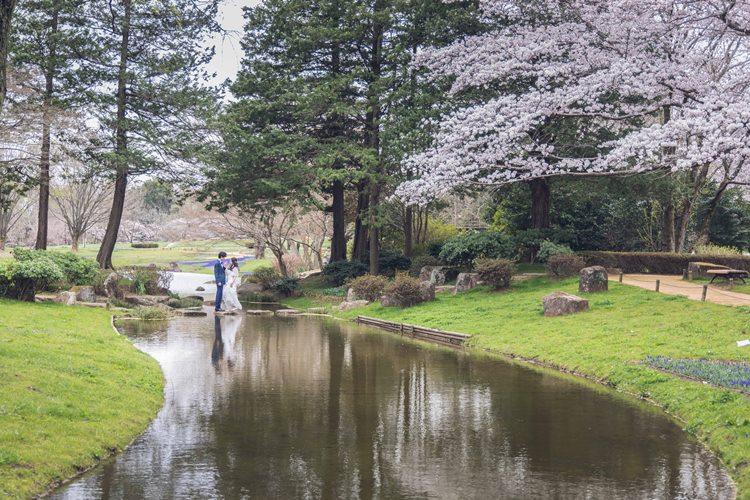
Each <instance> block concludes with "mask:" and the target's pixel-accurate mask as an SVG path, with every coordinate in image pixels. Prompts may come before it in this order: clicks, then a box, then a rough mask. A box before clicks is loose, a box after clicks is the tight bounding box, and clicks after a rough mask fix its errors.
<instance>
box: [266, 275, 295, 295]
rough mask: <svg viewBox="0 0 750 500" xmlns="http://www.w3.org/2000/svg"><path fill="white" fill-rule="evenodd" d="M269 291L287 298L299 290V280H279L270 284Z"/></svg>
mask: <svg viewBox="0 0 750 500" xmlns="http://www.w3.org/2000/svg"><path fill="white" fill-rule="evenodd" d="M270 289H271V290H273V291H274V292H276V293H278V294H281V295H283V296H285V297H289V296H290V295H292V294H293V293H294V292H296V291H297V290H298V289H299V278H281V279H280V280H277V281H275V282H274V283H272V284H271V288H270Z"/></svg>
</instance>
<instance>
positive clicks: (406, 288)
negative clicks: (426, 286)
mask: <svg viewBox="0 0 750 500" xmlns="http://www.w3.org/2000/svg"><path fill="white" fill-rule="evenodd" d="M385 294H386V295H390V296H391V297H393V298H394V299H395V300H396V302H398V303H399V304H401V305H402V306H403V307H410V306H413V305H415V304H419V303H420V302H423V299H422V283H421V282H420V281H419V280H418V279H416V278H412V277H411V276H407V275H403V274H399V275H398V276H396V279H395V280H394V281H393V283H391V284H390V285H389V286H388V287H386V289H385Z"/></svg>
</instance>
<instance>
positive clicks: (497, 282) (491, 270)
mask: <svg viewBox="0 0 750 500" xmlns="http://www.w3.org/2000/svg"><path fill="white" fill-rule="evenodd" d="M474 271H476V272H477V273H478V274H479V279H480V280H482V281H484V282H485V283H487V284H488V285H490V286H492V287H494V288H495V290H500V289H501V288H508V287H509V286H510V281H511V278H512V277H513V263H512V262H511V261H509V260H506V259H478V260H477V263H476V266H475V268H474Z"/></svg>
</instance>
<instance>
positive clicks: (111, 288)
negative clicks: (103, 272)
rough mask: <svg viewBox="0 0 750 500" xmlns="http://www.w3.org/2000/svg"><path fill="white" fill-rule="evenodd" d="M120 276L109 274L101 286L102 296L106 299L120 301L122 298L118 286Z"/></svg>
mask: <svg viewBox="0 0 750 500" xmlns="http://www.w3.org/2000/svg"><path fill="white" fill-rule="evenodd" d="M119 280H120V276H119V275H118V274H117V273H114V272H112V273H109V276H107V277H106V279H105V280H104V284H103V285H102V286H103V288H104V295H106V296H107V298H108V299H121V298H122V296H123V293H122V289H120V284H119Z"/></svg>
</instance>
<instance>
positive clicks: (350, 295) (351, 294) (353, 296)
mask: <svg viewBox="0 0 750 500" xmlns="http://www.w3.org/2000/svg"><path fill="white" fill-rule="evenodd" d="M358 300H360V298H359V297H357V293H356V292H355V291H354V288H350V289H349V290H347V291H346V301H347V302H357V301H358Z"/></svg>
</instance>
